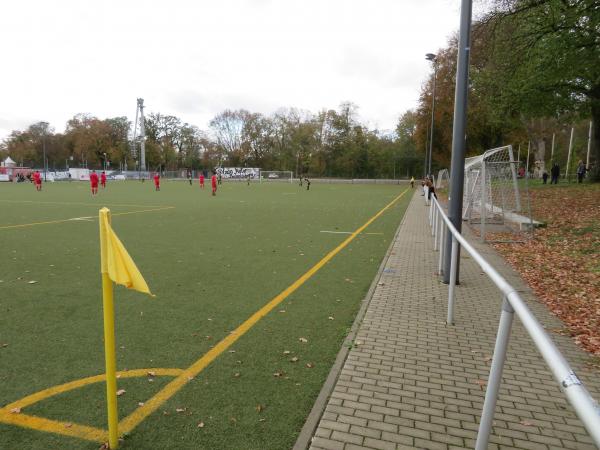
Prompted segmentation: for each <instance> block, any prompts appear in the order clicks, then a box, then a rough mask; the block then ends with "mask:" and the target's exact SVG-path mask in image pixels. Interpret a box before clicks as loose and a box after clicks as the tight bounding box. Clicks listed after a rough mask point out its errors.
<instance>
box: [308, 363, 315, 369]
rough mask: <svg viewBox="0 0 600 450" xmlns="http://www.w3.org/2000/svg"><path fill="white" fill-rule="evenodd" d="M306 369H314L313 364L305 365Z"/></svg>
mask: <svg viewBox="0 0 600 450" xmlns="http://www.w3.org/2000/svg"><path fill="white" fill-rule="evenodd" d="M306 367H308V368H309V369H312V368H313V367H315V365H314V364H313V363H306Z"/></svg>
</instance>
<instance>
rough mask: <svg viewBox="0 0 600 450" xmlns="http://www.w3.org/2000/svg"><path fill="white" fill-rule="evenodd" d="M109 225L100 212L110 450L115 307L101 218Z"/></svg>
mask: <svg viewBox="0 0 600 450" xmlns="http://www.w3.org/2000/svg"><path fill="white" fill-rule="evenodd" d="M103 216H106V217H107V218H108V222H109V223H110V211H109V210H108V209H107V208H102V209H101V210H100V260H101V261H100V263H101V264H100V266H101V272H102V306H103V310H104V357H105V360H106V406H107V410H108V445H109V447H110V449H111V450H115V449H117V448H118V446H119V432H118V426H119V416H118V411H117V373H116V367H117V362H116V355H115V306H114V301H113V282H112V280H111V279H110V278H109V276H108V269H107V261H106V245H107V242H106V239H107V230H106V228H105V226H104V225H103V223H104V222H103V220H102V217H103Z"/></svg>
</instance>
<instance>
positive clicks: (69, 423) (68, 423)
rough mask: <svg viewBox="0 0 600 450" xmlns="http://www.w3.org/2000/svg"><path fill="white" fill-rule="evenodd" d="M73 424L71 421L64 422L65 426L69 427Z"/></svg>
mask: <svg viewBox="0 0 600 450" xmlns="http://www.w3.org/2000/svg"><path fill="white" fill-rule="evenodd" d="M72 426H73V424H72V423H71V422H67V423H65V428H71V427H72Z"/></svg>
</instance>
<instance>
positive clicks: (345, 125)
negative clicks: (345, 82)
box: [0, 0, 600, 179]
mask: <svg viewBox="0 0 600 450" xmlns="http://www.w3.org/2000/svg"><path fill="white" fill-rule="evenodd" d="M599 30H600V7H598V0H491V1H490V3H489V11H488V12H487V13H486V14H484V15H482V16H481V17H480V18H479V19H478V20H476V21H475V22H474V24H473V32H472V41H471V46H470V48H471V52H470V89H469V103H468V120H467V134H466V142H467V153H468V155H475V154H480V153H482V152H483V151H484V150H486V149H489V148H493V147H497V146H500V145H506V144H513V146H514V147H515V151H516V153H517V152H518V148H519V146H521V147H522V150H521V152H520V154H521V161H523V162H524V158H525V155H526V153H527V146H528V145H530V146H531V152H530V161H529V163H530V164H529V166H530V167H533V165H534V162H535V161H543V162H545V163H546V164H549V163H550V162H551V161H550V147H551V141H552V138H553V135H554V141H555V153H554V160H555V161H557V162H559V163H560V164H561V165H562V166H563V168H564V163H565V162H566V159H567V148H568V145H569V138H570V130H571V127H575V134H574V136H575V140H574V154H573V155H572V157H571V161H572V164H577V161H578V160H580V159H582V160H584V161H585V160H586V153H587V141H588V139H587V135H588V132H587V129H588V125H589V122H590V120H592V121H593V133H592V140H591V160H590V162H591V165H592V167H591V169H592V175H593V177H594V178H595V179H598V178H599V175H600V172H599V169H600V167H599V166H600V164H598V162H599V161H600V63H599V61H600V31H599ZM456 55H457V39H456V38H453V39H451V40H450V42H449V43H448V46H447V47H446V48H443V49H440V50H439V51H438V52H437V57H436V59H435V63H434V64H435V67H436V72H435V73H436V74H437V76H436V93H435V100H436V102H435V103H436V107H435V114H434V131H433V136H430V130H431V105H432V88H433V73H434V72H433V70H432V74H431V76H430V77H429V79H428V80H426V81H425V82H424V84H423V86H422V90H421V95H420V99H419V103H418V106H417V108H416V109H414V110H409V111H406V112H404V113H403V114H401V116H400V118H399V121H398V124H397V126H396V128H395V130H394V132H393V133H392V132H390V133H382V132H379V131H378V130H372V129H369V128H368V127H367V126H365V125H364V124H362V123H360V122H359V120H358V119H357V117H358V116H357V107H356V106H355V105H353V104H351V103H344V104H342V105H340V107H339V108H338V109H337V110H324V111H320V112H318V113H311V112H308V111H302V110H298V109H294V108H291V109H282V110H280V111H278V112H276V113H274V114H272V115H263V114H260V113H253V112H249V111H246V110H236V111H231V110H226V111H223V112H222V113H220V114H218V115H217V116H216V117H214V118H213V120H212V121H211V122H210V127H209V129H208V130H201V129H199V128H198V127H196V126H194V125H190V124H188V123H184V122H182V121H181V119H179V118H178V117H175V116H169V115H163V114H160V113H151V114H149V115H148V117H147V119H146V134H147V139H146V160H147V163H148V165H149V166H150V168H151V169H153V170H157V169H167V170H171V169H175V168H180V167H191V168H194V169H199V168H204V169H210V168H213V167H217V166H219V165H223V166H226V165H228V166H238V167H243V166H247V167H261V168H263V169H266V170H292V171H294V172H295V173H296V174H308V175H311V176H329V177H369V178H380V177H385V178H392V177H399V176H407V175H408V176H410V175H422V174H424V170H425V155H426V148H428V144H429V142H430V140H431V139H432V140H433V141H432V144H433V152H432V160H433V164H432V169H433V170H432V171H433V172H435V171H436V170H437V169H440V168H448V167H449V165H450V152H451V142H452V122H453V110H454V88H455V81H456V80H455V76H456ZM131 128H132V124H131V122H130V121H129V120H128V119H127V118H125V117H117V118H112V119H105V120H100V119H98V118H95V117H92V116H88V115H82V114H79V115H76V116H75V117H73V119H71V120H70V121H69V122H68V123H67V126H66V129H65V132H64V133H54V132H53V130H51V129H50V128H49V127H48V124H47V123H45V122H40V123H37V124H33V125H31V126H30V127H29V128H28V129H27V130H24V131H14V132H13V133H12V134H11V135H10V136H9V137H8V138H7V139H6V140H5V141H4V142H3V144H2V147H0V153H2V154H4V155H10V156H11V157H12V158H13V159H15V160H16V161H17V162H19V163H23V164H26V165H34V166H38V167H40V166H41V165H42V164H43V156H42V155H43V149H44V147H45V150H46V156H47V159H48V162H49V164H50V166H51V167H62V166H64V165H66V164H72V165H74V166H81V165H87V166H89V167H100V166H101V165H102V163H103V162H104V161H105V159H106V160H108V161H110V163H111V167H116V166H124V165H126V166H127V167H129V168H133V167H134V166H135V160H134V158H133V154H132V151H131V143H130V142H131V137H132V136H131V135H132V131H131ZM138 146H139V145H138Z"/></svg>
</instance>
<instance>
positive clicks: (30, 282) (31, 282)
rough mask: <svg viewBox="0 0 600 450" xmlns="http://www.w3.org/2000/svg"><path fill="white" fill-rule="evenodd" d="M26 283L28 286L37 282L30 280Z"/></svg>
mask: <svg viewBox="0 0 600 450" xmlns="http://www.w3.org/2000/svg"><path fill="white" fill-rule="evenodd" d="M27 283H28V284H35V283H37V281H35V280H31V281H28V282H27Z"/></svg>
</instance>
